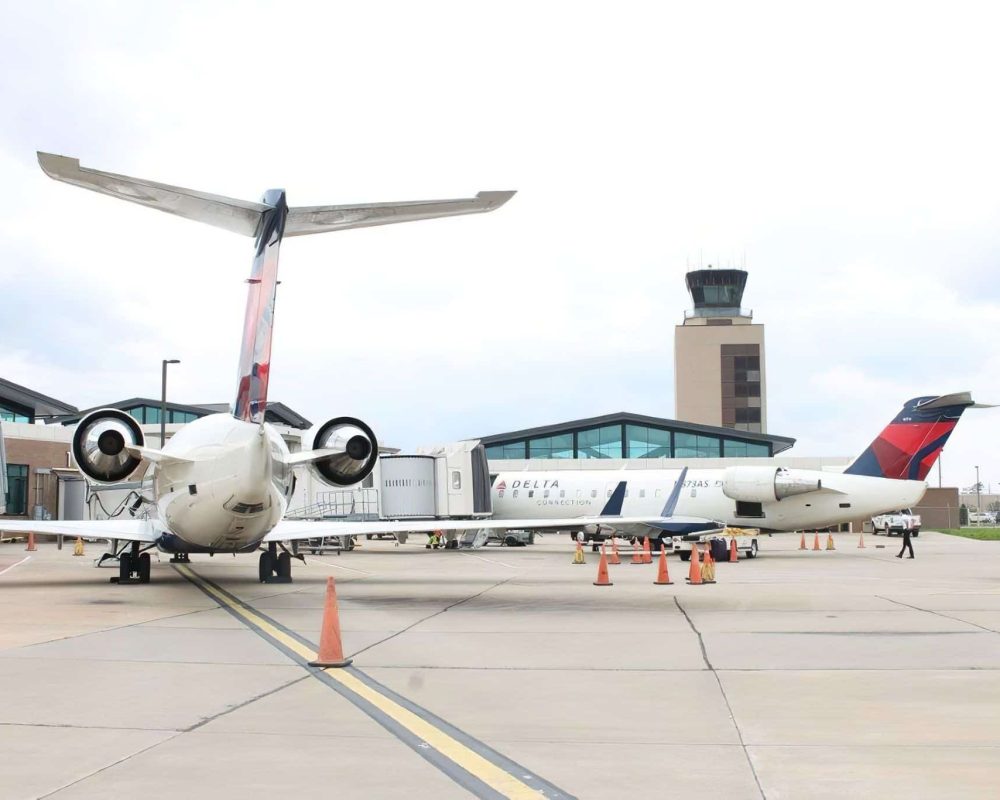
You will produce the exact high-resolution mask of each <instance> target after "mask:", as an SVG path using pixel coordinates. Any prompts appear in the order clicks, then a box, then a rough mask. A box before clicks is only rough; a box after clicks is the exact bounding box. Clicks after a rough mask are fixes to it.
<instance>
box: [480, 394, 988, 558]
mask: <svg viewBox="0 0 1000 800" xmlns="http://www.w3.org/2000/svg"><path fill="white" fill-rule="evenodd" d="M972 407H987V406H978V405H977V404H975V403H974V402H973V400H972V396H971V394H970V393H969V392H959V393H956V394H949V395H942V396H931V397H915V398H913V399H912V400H909V401H907V402H906V403H905V404H904V406H903V409H902V410H901V411H900V412H899V413H898V414H897V415H896V416H895V417H894V418H893V420H892V421H891V422H890V423H889V424H888V425H887V426H886V428H885V429H884V430H883V431H882V432H881V433H880V434H879V435H878V437H876V439H875V440H874V441H873V442H872V443H871V444H870V445H869V446H868V448H867V449H866V450H865V451H864V452H863V453H862V454H861V455H860V456H859V457H858V458H857V459H856V460H855V461H854V462H853V463H852V464H850V465H849V466H848V467H847V468H846V469H845V470H844V471H843V472H826V471H817V470H805V469H791V468H785V467H780V466H760V465H756V466H755V465H747V466H730V467H724V468H721V469H690V470H688V469H685V470H682V471H678V470H676V469H674V470H662V469H649V470H645V469H644V470H634V471H622V470H613V471H612V470H593V471H591V470H583V471H581V470H555V471H553V470H547V471H545V472H538V471H532V470H525V471H506V472H501V473H499V474H497V476H496V477H495V478H494V481H493V488H492V491H493V496H492V499H493V518H494V519H507V520H510V521H511V522H512V524H511V527H515V525H514V524H513V522H515V521H516V520H518V519H528V518H542V519H544V518H545V517H546V516H549V517H562V516H565V515H566V508H567V507H570V508H573V509H574V510H575V511H576V512H577V513H578V514H579V515H580V516H590V515H593V514H594V510H595V509H596V508H598V507H600V505H601V504H603V503H604V502H605V500H604V498H605V497H606V496H607V497H610V496H611V493H612V492H613V490H614V489H616V488H617V487H618V485H619V483H620V482H622V481H623V480H624V481H625V482H626V486H627V488H626V494H625V498H624V503H623V506H622V509H621V513H622V515H623V516H625V517H628V518H632V519H634V518H637V517H638V518H642V517H643V516H646V517H648V521H647V522H645V523H639V524H637V525H636V524H628V525H625V524H621V523H619V522H618V521H617V520H614V519H610V520H604V521H599V522H598V523H593V524H588V525H585V526H580V527H578V528H577V529H576V530H582V531H583V532H585V533H587V534H590V535H593V536H595V537H598V538H599V537H600V534H601V531H602V530H607V531H611V530H614V531H615V532H616V533H625V534H632V535H640V536H650V537H651V538H657V539H658V538H662V539H667V538H670V537H672V536H687V537H689V538H697V537H698V536H700V535H702V534H703V533H704V532H705V530H707V529H710V527H711V526H710V525H709V524H708V521H715V520H721V521H723V522H724V523H725V524H726V525H730V526H734V527H754V528H759V529H761V530H762V531H768V532H773V531H797V530H812V529H817V528H825V527H828V526H830V525H836V524H838V523H841V522H846V521H848V520H854V519H862V518H864V519H867V518H869V517H871V516H873V515H875V514H880V513H882V512H884V511H886V510H888V509H891V508H908V507H910V506H913V505H916V504H917V503H918V502H919V501H920V498H922V497H923V495H924V492H925V491H926V490H927V484H926V483H925V481H924V479H925V478H926V477H927V473H928V472H929V471H930V469H931V467H932V466H933V465H934V462H935V461H936V460H937V458H938V455H939V454H940V452H941V449H942V448H943V447H944V445H945V442H947V441H948V437H949V436H950V435H951V433H952V431H953V430H954V429H955V426H956V425H957V424H958V420H959V418H960V417H961V416H962V412H963V411H965V409H967V408H972ZM675 484H676V485H680V486H681V491H680V493H679V498H677V499H676V500H675V502H674V504H673V506H672V510H673V509H676V511H677V512H678V514H683V515H685V516H684V517H683V519H685V520H690V523H688V524H687V525H685V524H681V523H680V522H679V520H681V519H682V517H680V516H677V517H674V519H672V520H670V521H667V522H666V523H663V524H661V523H660V522H657V521H655V520H654V518H655V517H658V516H661V515H660V512H659V509H660V506H661V505H662V504H663V498H664V496H665V495H667V494H670V493H671V487H674V486H675ZM713 524H714V525H716V526H717V525H718V523H713ZM519 527H528V526H519Z"/></svg>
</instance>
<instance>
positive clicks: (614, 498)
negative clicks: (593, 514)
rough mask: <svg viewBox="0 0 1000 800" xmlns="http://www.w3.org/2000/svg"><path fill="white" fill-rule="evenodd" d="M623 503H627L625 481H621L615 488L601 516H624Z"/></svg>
mask: <svg viewBox="0 0 1000 800" xmlns="http://www.w3.org/2000/svg"><path fill="white" fill-rule="evenodd" d="M623 502H625V481H621V482H620V483H619V484H618V485H617V486H616V487H615V490H614V491H613V492H612V493H611V497H609V498H608V502H607V504H606V505H605V506H604V510H603V511H601V514H600V515H601V516H602V517H620V516H621V515H622V503H623Z"/></svg>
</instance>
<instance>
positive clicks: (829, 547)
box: [826, 533, 837, 550]
mask: <svg viewBox="0 0 1000 800" xmlns="http://www.w3.org/2000/svg"><path fill="white" fill-rule="evenodd" d="M826 549H827V550H836V549H837V548H836V547H834V546H833V534H832V533H828V534H827V535H826Z"/></svg>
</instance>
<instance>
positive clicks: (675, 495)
mask: <svg viewBox="0 0 1000 800" xmlns="http://www.w3.org/2000/svg"><path fill="white" fill-rule="evenodd" d="M687 474H688V468H687V467H684V469H682V470H681V474H680V475H678V476H677V483H675V484H674V488H673V489H672V490H671V492H670V497H668V498H667V504H666V505H665V506H664V507H663V511H662V512H661V513H660V517H662V518H666V517H672V516H673V515H674V510H675V509H676V508H677V501H678V500H680V497H681V489H683V488H684V479H685V478H686V477H687Z"/></svg>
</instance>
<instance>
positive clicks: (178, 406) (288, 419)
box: [53, 397, 312, 430]
mask: <svg viewBox="0 0 1000 800" xmlns="http://www.w3.org/2000/svg"><path fill="white" fill-rule="evenodd" d="M134 406H149V407H150V408H159V407H160V401H159V400H155V399H153V398H151V397H130V398H129V399H128V400H119V401H117V402H115V403H104V404H103V405H99V406H94V407H93V408H86V409H84V410H82V411H77V412H76V413H73V414H63V415H60V416H58V417H56V418H55V419H53V422H58V423H60V424H62V425H67V424H70V423H73V422H77V421H78V420H80V419H82V418H83V416H84V415H85V414H89V413H90V412H91V411H96V410H97V409H99V408H119V409H126V408H132V407H134ZM167 408H168V409H169V410H170V411H182V412H184V413H187V414H196V415H197V416H199V417H204V416H207V415H208V414H219V413H227V412H228V411H229V404H228V403H202V404H199V405H186V404H184V403H172V402H169V401H168V402H167ZM74 411H76V409H74ZM267 414H268V416H269V418H268V420H267V421H268V422H278V423H280V424H282V425H288V426H289V427H291V428H298V429H300V430H306V429H308V428H311V427H312V423H311V422H310V421H309V420H307V419H306V418H305V417H303V416H302V415H301V414H297V413H296V412H294V411H292V409H290V408H289V407H288V406H286V405H285V404H284V403H268V404H267Z"/></svg>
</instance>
